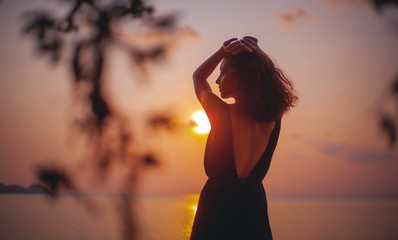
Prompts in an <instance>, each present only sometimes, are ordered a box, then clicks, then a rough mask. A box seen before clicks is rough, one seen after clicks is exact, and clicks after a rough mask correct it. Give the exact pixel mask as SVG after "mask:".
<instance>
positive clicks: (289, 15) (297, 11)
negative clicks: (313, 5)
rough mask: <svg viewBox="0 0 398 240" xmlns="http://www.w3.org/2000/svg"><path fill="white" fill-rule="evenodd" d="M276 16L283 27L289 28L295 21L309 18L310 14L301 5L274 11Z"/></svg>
mask: <svg viewBox="0 0 398 240" xmlns="http://www.w3.org/2000/svg"><path fill="white" fill-rule="evenodd" d="M275 16H276V18H277V19H278V21H279V22H280V24H281V25H282V27H284V28H289V27H291V26H293V25H294V24H296V23H297V21H300V20H303V19H307V18H310V14H308V12H307V11H306V10H305V9H303V8H302V7H295V8H288V9H286V10H284V11H283V12H276V13H275Z"/></svg>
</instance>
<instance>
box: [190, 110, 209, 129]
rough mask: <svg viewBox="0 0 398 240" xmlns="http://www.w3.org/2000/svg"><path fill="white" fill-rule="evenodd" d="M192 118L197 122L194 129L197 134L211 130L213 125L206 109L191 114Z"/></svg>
mask: <svg viewBox="0 0 398 240" xmlns="http://www.w3.org/2000/svg"><path fill="white" fill-rule="evenodd" d="M191 119H192V120H193V121H194V122H195V124H196V126H195V127H194V128H193V131H194V132H196V133H197V134H206V133H209V132H210V129H211V126H210V122H209V119H208V118H207V115H206V113H205V111H203V110H199V111H196V112H194V113H193V114H192V115H191Z"/></svg>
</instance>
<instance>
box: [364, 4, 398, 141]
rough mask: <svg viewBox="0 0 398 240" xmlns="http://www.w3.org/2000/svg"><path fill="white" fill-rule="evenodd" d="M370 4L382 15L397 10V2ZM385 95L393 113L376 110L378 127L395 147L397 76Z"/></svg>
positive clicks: (397, 105)
mask: <svg viewBox="0 0 398 240" xmlns="http://www.w3.org/2000/svg"><path fill="white" fill-rule="evenodd" d="M371 2H372V4H373V6H374V8H375V9H376V10H377V11H378V12H379V13H380V14H382V12H383V10H384V9H386V8H395V10H398V0H372V1H371ZM396 27H398V26H396ZM387 94H388V95H389V96H390V97H391V98H392V100H393V101H394V105H395V111H394V112H393V113H390V112H388V113H387V112H383V111H380V110H378V115H379V126H380V129H381V131H382V132H383V133H384V134H385V135H386V138H387V140H388V142H389V144H390V146H391V147H395V146H396V145H397V143H398V142H397V135H398V75H396V77H395V79H393V81H392V82H391V85H390V86H389V92H388V93H387Z"/></svg>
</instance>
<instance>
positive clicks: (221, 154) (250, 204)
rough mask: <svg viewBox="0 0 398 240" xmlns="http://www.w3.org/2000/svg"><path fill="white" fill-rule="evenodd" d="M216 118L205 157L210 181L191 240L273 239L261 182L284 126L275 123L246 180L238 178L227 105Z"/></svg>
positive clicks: (204, 190) (205, 189) (194, 224)
mask: <svg viewBox="0 0 398 240" xmlns="http://www.w3.org/2000/svg"><path fill="white" fill-rule="evenodd" d="M216 115H217V116H209V117H213V122H212V130H211V131H210V133H209V136H208V139H207V143H206V151H205V156H204V166H205V172H206V175H207V176H208V180H207V182H206V184H205V186H204V187H203V189H202V191H201V193H200V198H199V203H198V208H197V212H196V216H195V219H194V223H193V227H192V233H191V238H190V239H191V240H211V239H217V240H220V239H228V240H229V239H242V240H243V239H244V240H252V239H261V240H266V239H272V234H271V229H270V225H269V220H268V212H267V199H266V196H265V191H264V187H263V184H262V180H263V179H264V177H265V175H266V173H267V171H268V168H269V166H270V163H271V158H272V155H273V153H274V150H275V147H276V144H277V141H278V137H279V132H280V126H281V120H277V121H276V122H275V127H274V130H273V132H272V134H271V136H270V139H269V142H268V146H267V147H266V149H265V151H264V153H263V154H262V156H261V158H260V160H259V161H258V163H257V165H256V166H255V167H254V169H253V171H252V172H251V174H250V175H249V177H248V178H246V179H243V180H242V179H239V177H238V175H237V172H236V168H235V159H234V150H233V145H232V135H231V134H232V128H231V119H230V115H229V110H228V105H227V104H223V105H222V106H221V107H220V109H219V111H217V114H216Z"/></svg>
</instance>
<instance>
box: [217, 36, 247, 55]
mask: <svg viewBox="0 0 398 240" xmlns="http://www.w3.org/2000/svg"><path fill="white" fill-rule="evenodd" d="M223 50H224V51H225V52H226V53H228V54H231V55H236V54H238V53H240V52H242V51H246V52H249V51H251V50H250V49H249V48H248V47H247V46H245V45H244V44H243V42H242V41H241V40H238V39H237V38H231V39H229V40H228V41H225V42H224V44H223Z"/></svg>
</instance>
